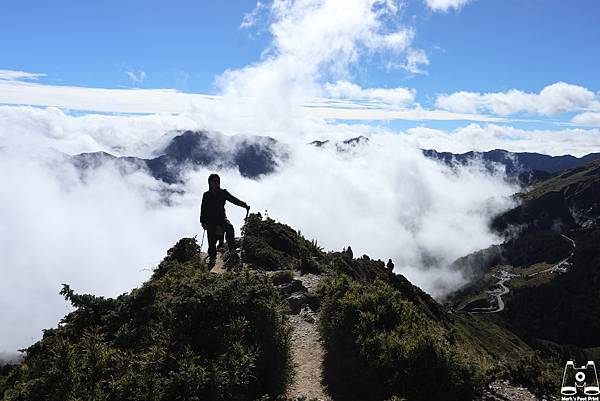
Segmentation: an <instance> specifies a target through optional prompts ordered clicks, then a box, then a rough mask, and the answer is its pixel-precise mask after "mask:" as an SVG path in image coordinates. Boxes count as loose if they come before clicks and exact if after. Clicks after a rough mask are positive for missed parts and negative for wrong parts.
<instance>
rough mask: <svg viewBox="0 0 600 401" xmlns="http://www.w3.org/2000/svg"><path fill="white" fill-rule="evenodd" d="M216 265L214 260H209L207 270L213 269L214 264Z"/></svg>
mask: <svg viewBox="0 0 600 401" xmlns="http://www.w3.org/2000/svg"><path fill="white" fill-rule="evenodd" d="M216 263H217V260H216V258H210V259H209V260H208V269H209V270H210V269H212V268H213V267H215V264H216Z"/></svg>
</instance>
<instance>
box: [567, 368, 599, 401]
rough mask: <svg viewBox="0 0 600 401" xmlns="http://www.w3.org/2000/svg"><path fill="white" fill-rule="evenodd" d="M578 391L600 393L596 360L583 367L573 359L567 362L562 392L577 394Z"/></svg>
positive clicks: (587, 393)
mask: <svg viewBox="0 0 600 401" xmlns="http://www.w3.org/2000/svg"><path fill="white" fill-rule="evenodd" d="M578 391H583V393H584V394H585V395H598V394H600V385H599V384H598V373H597V372H596V365H595V364H594V361H588V363H586V364H585V365H584V366H581V367H576V366H575V363H574V362H573V361H568V362H567V363H566V364H565V372H564V374H563V381H562V387H561V389H560V393H561V394H562V395H575V394H577V392H578Z"/></svg>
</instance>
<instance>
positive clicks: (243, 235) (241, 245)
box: [240, 208, 250, 266]
mask: <svg viewBox="0 0 600 401" xmlns="http://www.w3.org/2000/svg"><path fill="white" fill-rule="evenodd" d="M249 213H250V208H248V209H246V217H244V227H242V243H241V244H240V248H241V252H240V253H241V254H242V260H241V261H240V262H241V264H242V266H243V265H244V256H245V253H244V241H245V240H246V222H247V221H248V214H249Z"/></svg>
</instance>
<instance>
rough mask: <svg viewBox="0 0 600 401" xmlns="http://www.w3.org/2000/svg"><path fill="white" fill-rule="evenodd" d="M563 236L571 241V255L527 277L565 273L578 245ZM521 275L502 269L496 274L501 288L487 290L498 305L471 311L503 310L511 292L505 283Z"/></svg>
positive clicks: (490, 311) (565, 237)
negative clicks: (505, 297) (507, 295)
mask: <svg viewBox="0 0 600 401" xmlns="http://www.w3.org/2000/svg"><path fill="white" fill-rule="evenodd" d="M561 236H562V237H563V238H564V239H566V240H567V241H569V242H570V243H571V246H572V249H571V253H570V254H569V256H567V257H566V258H565V259H563V260H561V261H560V262H558V263H556V264H554V265H552V266H550V267H549V268H547V269H544V270H541V271H539V272H535V273H531V274H529V275H528V276H527V277H533V276H537V275H538V274H540V273H559V274H560V273H565V272H566V271H567V270H568V269H569V266H570V265H571V263H570V260H571V258H572V257H573V255H574V254H575V246H576V245H575V241H574V240H573V239H572V238H569V237H567V236H566V235H564V234H561ZM520 276H521V275H520V274H513V273H509V272H507V271H506V270H502V271H501V272H500V276H499V277H498V276H496V277H497V278H498V279H499V281H498V282H497V283H496V285H497V286H498V287H499V288H497V289H494V290H492V291H486V292H487V293H488V294H489V295H490V296H491V297H494V298H496V305H490V306H489V307H487V308H473V309H472V310H471V311H470V313H498V312H502V311H503V310H504V307H505V304H504V300H503V299H502V297H503V296H505V295H506V294H508V293H509V292H510V288H508V286H506V284H505V283H506V282H508V281H510V280H511V279H512V278H513V277H520Z"/></svg>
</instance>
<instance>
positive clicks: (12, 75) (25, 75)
mask: <svg viewBox="0 0 600 401" xmlns="http://www.w3.org/2000/svg"><path fill="white" fill-rule="evenodd" d="M44 76H46V74H35V73H31V72H25V71H14V70H0V80H4V81H17V80H20V79H31V80H35V79H38V78H41V77H44Z"/></svg>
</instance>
